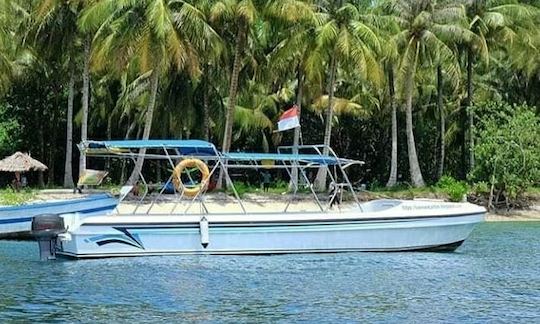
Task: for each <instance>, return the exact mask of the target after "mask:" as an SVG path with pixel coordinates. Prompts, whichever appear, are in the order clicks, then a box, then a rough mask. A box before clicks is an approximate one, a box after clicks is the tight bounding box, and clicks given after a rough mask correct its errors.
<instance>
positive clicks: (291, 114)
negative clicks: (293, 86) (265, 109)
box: [278, 105, 300, 132]
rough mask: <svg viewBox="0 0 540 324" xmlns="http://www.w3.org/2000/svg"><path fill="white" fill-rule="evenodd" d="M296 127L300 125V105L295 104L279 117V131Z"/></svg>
mask: <svg viewBox="0 0 540 324" xmlns="http://www.w3.org/2000/svg"><path fill="white" fill-rule="evenodd" d="M296 127H300V116H299V114H298V106H297V105H294V106H292V108H291V109H289V110H287V111H285V112H284V113H283V114H282V115H281V117H279V121H278V131H280V132H281V131H285V130H288V129H291V128H296Z"/></svg>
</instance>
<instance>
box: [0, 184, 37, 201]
mask: <svg viewBox="0 0 540 324" xmlns="http://www.w3.org/2000/svg"><path fill="white" fill-rule="evenodd" d="M35 197H36V191H34V190H32V189H24V190H21V191H19V192H17V191H14V190H13V189H11V188H8V189H4V190H0V205H20V204H23V203H26V202H29V201H31V200H33V199H34V198H35Z"/></svg>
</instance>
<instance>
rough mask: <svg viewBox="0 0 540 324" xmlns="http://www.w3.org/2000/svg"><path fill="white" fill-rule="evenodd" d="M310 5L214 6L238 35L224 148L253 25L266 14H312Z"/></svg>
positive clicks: (249, 0)
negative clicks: (245, 49) (245, 50)
mask: <svg viewBox="0 0 540 324" xmlns="http://www.w3.org/2000/svg"><path fill="white" fill-rule="evenodd" d="M311 11H312V8H311V6H310V5H308V4H307V3H305V2H303V1H299V0H278V1H268V2H266V1H261V2H258V1H253V0H242V1H235V0H225V1H217V2H216V3H215V4H214V6H213V7H212V10H211V17H212V20H213V21H214V22H216V23H222V24H223V25H224V26H227V27H229V28H224V30H227V29H232V30H233V32H234V34H235V36H234V51H233V53H234V60H233V65H232V71H231V76H230V83H229V95H228V100H227V112H226V117H225V128H224V133H223V145H222V147H221V150H222V151H223V152H228V151H229V149H230V146H231V143H232V135H233V133H232V130H233V123H234V116H235V107H236V101H237V95H238V77H239V74H240V70H241V68H242V60H243V53H244V47H245V45H246V44H247V41H248V38H249V37H250V28H251V26H252V25H253V24H254V23H255V22H256V21H260V20H261V19H264V18H265V17H266V18H268V17H272V18H280V19H282V20H283V21H289V22H295V21H297V20H299V19H300V17H305V16H306V15H308V14H310V13H311Z"/></svg>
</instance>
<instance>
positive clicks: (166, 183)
mask: <svg viewBox="0 0 540 324" xmlns="http://www.w3.org/2000/svg"><path fill="white" fill-rule="evenodd" d="M162 148H163V152H165V156H166V157H167V160H168V162H169V164H170V165H171V167H172V168H173V169H174V163H173V161H172V159H171V157H170V155H169V152H168V151H167V148H166V147H165V145H163V146H162ZM173 177H174V173H171V175H170V176H169V178H168V179H167V181H166V182H165V185H163V188H161V190H160V191H159V193H158V195H157V196H156V197H155V198H154V199H152V203H151V204H150V207H149V208H148V210H147V211H146V214H150V210H151V209H152V208H153V207H154V204H155V203H156V202H157V200H158V199H159V197H161V196H162V195H163V192H165V189H166V188H167V185H168V184H169V183H171V181H172V179H173ZM173 193H174V196H175V197H177V196H178V195H177V193H176V189H174V190H173Z"/></svg>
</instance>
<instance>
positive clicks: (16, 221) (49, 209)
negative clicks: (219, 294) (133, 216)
mask: <svg viewBox="0 0 540 324" xmlns="http://www.w3.org/2000/svg"><path fill="white" fill-rule="evenodd" d="M117 202H118V200H117V199H115V198H114V197H112V196H111V195H109V194H105V193H104V194H93V195H89V196H86V197H78V198H74V199H62V200H49V201H38V202H33V203H27V204H22V205H15V206H0V236H2V235H6V234H15V233H25V232H30V225H31V222H32V217H34V216H38V215H43V214H58V215H59V214H73V213H80V214H83V215H86V216H89V215H98V214H103V213H106V212H109V211H112V210H113V209H114V208H116V204H117Z"/></svg>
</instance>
